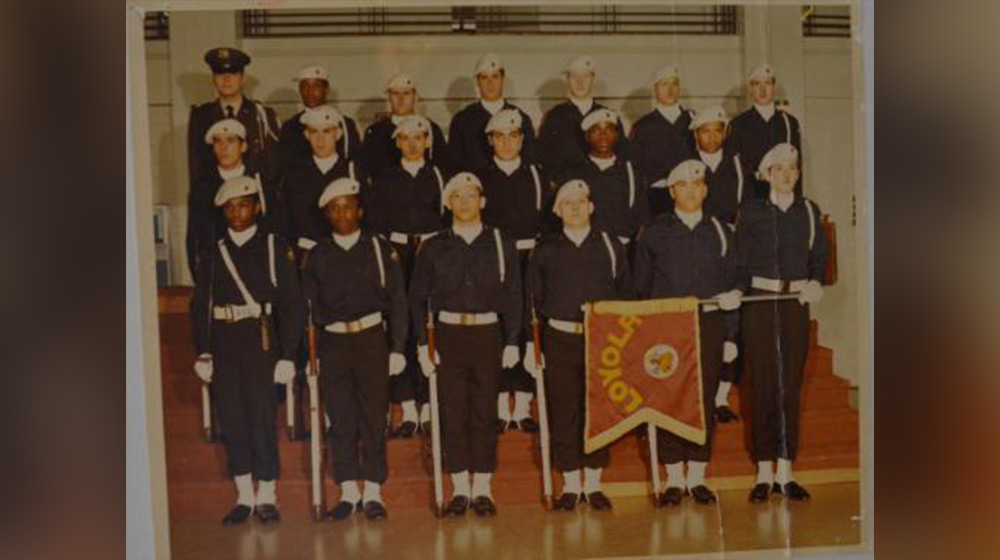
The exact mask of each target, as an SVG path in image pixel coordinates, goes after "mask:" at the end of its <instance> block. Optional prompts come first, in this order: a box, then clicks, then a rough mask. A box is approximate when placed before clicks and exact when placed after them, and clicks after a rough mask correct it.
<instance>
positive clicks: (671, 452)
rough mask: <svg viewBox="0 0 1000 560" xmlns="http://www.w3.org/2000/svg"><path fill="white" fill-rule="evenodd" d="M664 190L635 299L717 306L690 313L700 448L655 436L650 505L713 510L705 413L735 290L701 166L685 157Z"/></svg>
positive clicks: (728, 251) (732, 261)
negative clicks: (700, 408)
mask: <svg viewBox="0 0 1000 560" xmlns="http://www.w3.org/2000/svg"><path fill="white" fill-rule="evenodd" d="M667 184H668V185H669V189H670V196H671V198H672V199H673V211H672V212H669V213H666V214H661V215H660V216H657V217H656V218H655V219H654V220H653V221H652V222H651V223H650V224H649V225H648V226H646V228H645V229H644V230H643V232H642V233H641V234H640V236H639V240H638V242H637V244H636V245H637V247H636V255H635V278H634V281H635V290H636V295H637V296H638V297H639V298H640V299H657V298H683V297H697V298H700V299H708V298H712V299H716V300H718V301H717V303H708V304H703V305H702V306H701V309H700V312H699V313H698V328H699V336H700V344H699V346H700V348H701V372H702V398H703V399H704V400H703V402H704V408H705V432H706V438H705V443H704V444H703V445H698V444H696V443H693V442H691V441H688V440H685V439H683V438H680V437H678V436H676V435H674V434H672V433H670V432H667V431H664V430H658V431H657V437H656V440H657V441H656V445H657V454H658V455H659V459H660V462H662V463H664V464H665V465H666V469H667V480H666V487H665V489H664V490H662V491H661V492H660V494H659V496H658V498H657V499H658V501H659V503H660V505H664V506H676V505H679V504H680V503H681V499H682V498H683V496H685V495H687V494H688V493H690V495H691V497H693V498H694V500H695V501H696V502H698V503H699V504H713V503H715V502H716V497H715V494H714V493H713V492H712V491H711V490H709V489H708V487H707V486H706V485H705V469H706V467H707V466H708V461H709V459H710V458H711V455H712V432H713V430H714V427H715V421H714V415H713V410H712V408H713V402H714V398H715V393H716V388H717V387H718V385H719V377H720V374H721V370H722V364H723V361H729V362H731V361H732V360H733V359H735V358H736V356H735V354H734V352H733V351H734V350H735V349H736V345H735V344H733V343H732V342H728V341H726V338H727V333H728V332H731V330H732V329H731V328H727V327H730V326H731V325H732V324H734V323H735V321H737V320H738V317H737V316H736V314H735V313H732V311H733V310H735V309H737V308H738V307H739V306H740V297H741V296H742V294H741V293H740V292H739V291H738V290H736V289H735V287H736V256H737V253H736V247H735V244H736V243H735V236H734V235H733V232H732V230H730V229H729V228H728V227H726V225H724V224H723V222H722V220H720V219H719V218H717V217H715V216H713V215H711V214H708V213H706V212H705V211H703V209H702V207H703V203H704V202H705V199H706V197H707V196H708V187H707V185H706V184H705V164H704V163H702V162H700V161H698V160H693V159H689V160H685V161H683V162H681V163H680V164H679V165H677V166H676V167H675V168H674V169H673V171H671V172H670V175H669V176H668V177H667ZM727 323H729V325H727ZM685 463H687V475H686V477H685V473H684V465H685Z"/></svg>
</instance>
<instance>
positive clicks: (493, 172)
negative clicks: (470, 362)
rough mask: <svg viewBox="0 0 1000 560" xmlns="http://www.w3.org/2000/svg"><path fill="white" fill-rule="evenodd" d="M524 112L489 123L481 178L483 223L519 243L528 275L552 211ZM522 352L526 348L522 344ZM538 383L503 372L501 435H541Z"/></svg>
mask: <svg viewBox="0 0 1000 560" xmlns="http://www.w3.org/2000/svg"><path fill="white" fill-rule="evenodd" d="M523 122H524V119H523V117H522V116H521V113H519V112H517V111H515V110H513V109H504V110H503V111H500V112H499V113H497V114H496V115H494V116H493V118H492V119H490V122H489V124H487V125H486V135H487V137H488V138H489V141H490V146H491V147H492V148H493V157H492V158H491V160H490V163H489V164H487V166H486V167H484V168H483V169H482V171H481V172H480V177H481V179H482V182H483V192H484V194H485V195H486V200H488V201H490V203H489V204H487V205H486V208H483V223H485V224H486V225H488V226H491V227H495V228H497V229H499V230H500V231H501V232H502V233H503V234H504V235H506V236H507V237H510V238H512V239H514V240H515V242H514V243H515V246H516V247H517V254H518V256H519V257H520V265H521V270H522V278H523V272H524V271H526V270H527V260H528V254H529V253H530V252H531V249H532V248H533V247H534V246H535V241H536V239H537V237H538V235H539V234H541V232H542V222H543V209H547V208H549V198H550V197H549V194H548V189H547V188H546V187H545V185H546V184H547V183H546V180H545V178H544V177H542V174H541V171H540V170H539V169H538V166H536V165H534V164H532V163H528V162H525V161H524V160H523V159H522V158H521V148H522V145H523V143H524V133H523V131H522V127H523V126H524V124H523ZM518 346H519V347H521V348H523V347H524V344H523V343H522V342H520V341H519V342H518ZM533 392H534V383H533V382H532V380H531V376H529V375H528V374H527V372H525V371H524V368H522V367H521V364H520V363H518V364H516V365H515V366H514V367H512V368H510V369H506V370H504V376H503V379H502V380H501V383H500V394H499V395H498V397H497V430H498V431H500V432H503V431H504V430H507V429H521V430H523V431H525V432H535V431H537V430H538V423H537V422H535V420H534V418H532V417H531V398H532V394H533ZM510 393H514V410H513V412H511V409H510Z"/></svg>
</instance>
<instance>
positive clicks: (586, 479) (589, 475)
mask: <svg viewBox="0 0 1000 560" xmlns="http://www.w3.org/2000/svg"><path fill="white" fill-rule="evenodd" d="M603 470H604V469H591V468H589V467H588V468H585V469H583V491H584V492H586V493H587V494H593V493H594V492H600V491H601V472H602V471H603Z"/></svg>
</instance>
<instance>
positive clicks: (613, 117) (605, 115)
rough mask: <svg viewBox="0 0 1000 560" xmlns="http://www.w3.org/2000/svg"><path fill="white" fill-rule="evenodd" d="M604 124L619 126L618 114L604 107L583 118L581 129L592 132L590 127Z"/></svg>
mask: <svg viewBox="0 0 1000 560" xmlns="http://www.w3.org/2000/svg"><path fill="white" fill-rule="evenodd" d="M603 122H611V123H615V124H618V113H616V112H614V111H612V110H611V109H607V108H603V107H602V108H600V109H598V110H596V111H591V112H590V114H588V115H587V116H586V117H584V118H583V122H581V123H580V128H582V129H583V130H584V131H585V132H586V131H588V130H590V127H592V126H594V125H596V124H601V123H603Z"/></svg>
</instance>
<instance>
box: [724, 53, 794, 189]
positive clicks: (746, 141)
mask: <svg viewBox="0 0 1000 560" xmlns="http://www.w3.org/2000/svg"><path fill="white" fill-rule="evenodd" d="M774 84H775V74H774V69H773V68H772V67H771V65H770V64H761V65H760V66H758V67H756V68H754V70H753V72H751V73H750V78H749V80H748V86H749V90H750V100H751V102H752V103H753V106H752V107H750V108H749V109H747V110H746V111H743V112H742V113H740V114H739V115H737V116H736V118H735V119H733V122H731V123H729V126H730V130H731V132H730V135H729V142H730V143H731V145H732V149H733V152H735V153H738V154H740V157H741V158H743V161H744V163H745V164H746V165H747V167H748V168H749V169H757V167H758V166H759V165H760V161H761V159H762V158H763V157H764V154H766V153H767V152H768V151H769V150H770V149H771V148H773V147H774V146H776V145H778V144H781V143H785V144H791V145H793V146H795V149H797V150H799V151H802V129H801V126H799V120H798V119H796V118H795V117H794V116H792V115H790V114H789V113H788V112H787V111H785V110H784V109H783V108H781V107H778V106H777V105H776V104H775V102H774ZM753 185H754V188H753V195H754V196H755V197H764V198H766V197H767V196H768V193H769V192H770V188H769V187H768V184H767V179H766V178H764V177H760V176H756V175H755V177H754V180H753ZM795 194H797V195H799V196H801V195H802V182H801V177H800V181H799V184H798V185H796V187H795Z"/></svg>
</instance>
